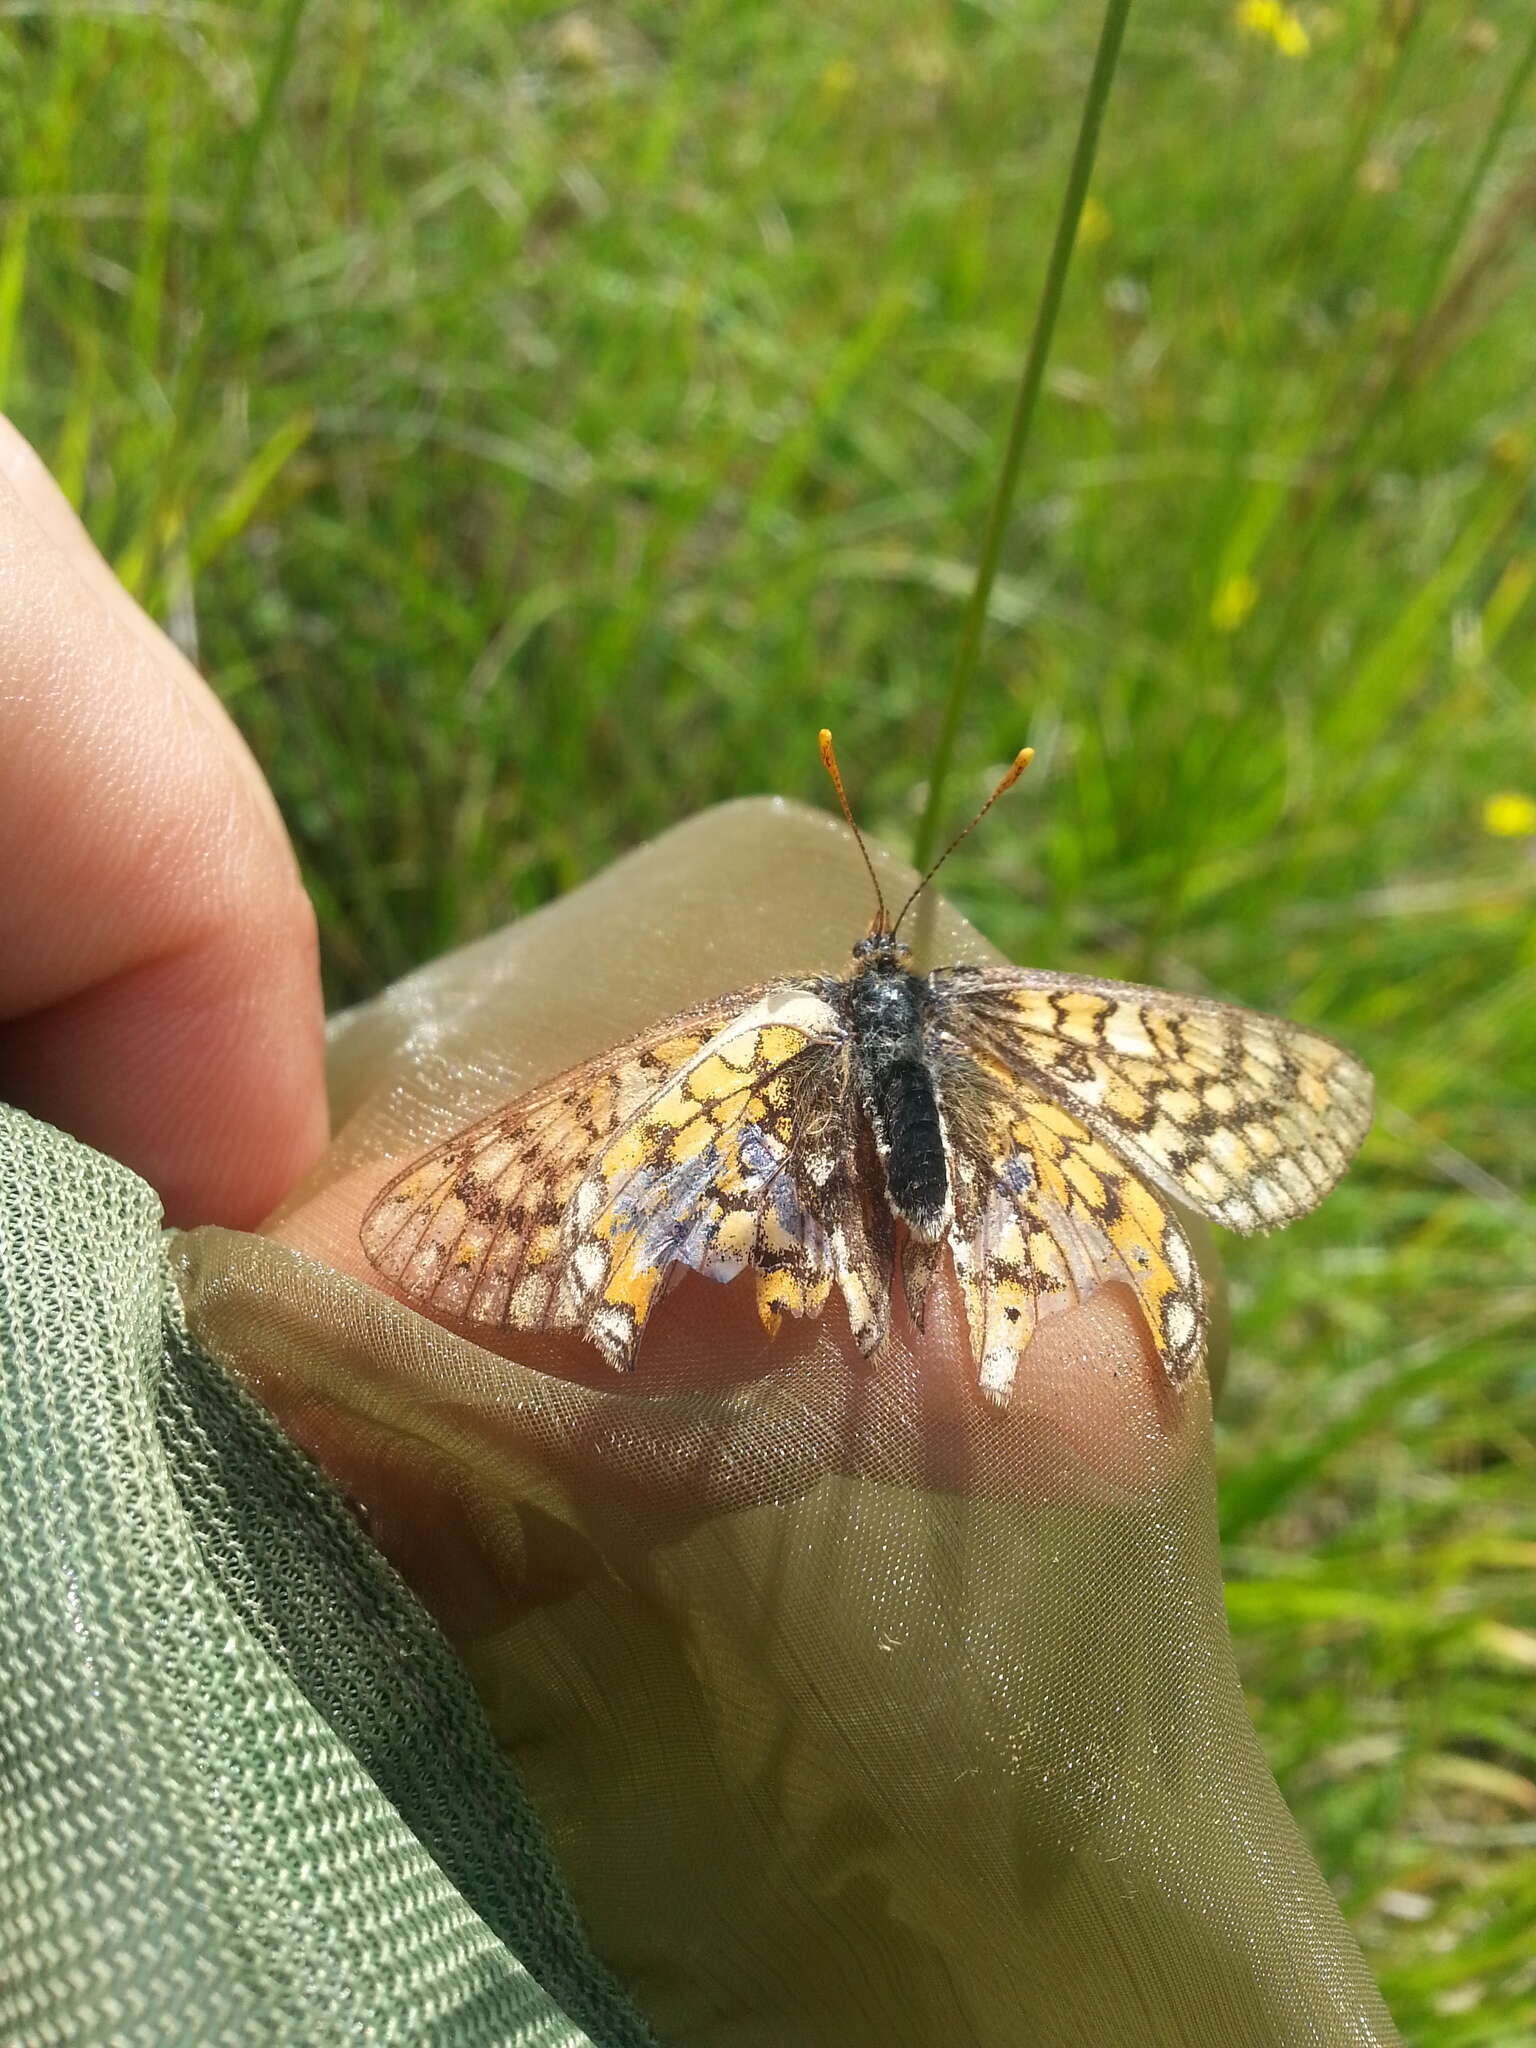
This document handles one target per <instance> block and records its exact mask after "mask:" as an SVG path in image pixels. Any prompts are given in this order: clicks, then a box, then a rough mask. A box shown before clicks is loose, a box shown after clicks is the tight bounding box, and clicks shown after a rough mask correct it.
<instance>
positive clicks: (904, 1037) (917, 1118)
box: [848, 964, 949, 1239]
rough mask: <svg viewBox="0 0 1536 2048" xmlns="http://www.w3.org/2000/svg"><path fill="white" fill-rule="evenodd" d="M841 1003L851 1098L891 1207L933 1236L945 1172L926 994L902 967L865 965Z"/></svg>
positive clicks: (945, 1216) (945, 1190) (945, 1209)
mask: <svg viewBox="0 0 1536 2048" xmlns="http://www.w3.org/2000/svg"><path fill="white" fill-rule="evenodd" d="M848 1001H849V1007H850V1011H851V1020H850V1021H851V1023H852V1026H853V1044H854V1063H855V1068H856V1071H857V1075H858V1085H859V1095H860V1098H861V1101H862V1103H863V1107H864V1113H865V1115H866V1116H867V1117H868V1119H869V1125H870V1129H871V1130H872V1131H873V1132H874V1135H875V1143H876V1146H877V1147H878V1149H879V1153H880V1158H881V1163H882V1164H883V1166H884V1168H885V1186H886V1194H887V1196H888V1198H889V1200H890V1205H891V1208H892V1209H893V1210H894V1211H895V1213H896V1214H897V1215H898V1216H899V1217H900V1218H901V1220H902V1221H903V1222H904V1223H906V1224H907V1225H909V1227H910V1228H911V1229H912V1230H914V1231H915V1232H916V1233H917V1234H918V1236H920V1237H924V1238H929V1239H933V1238H937V1237H939V1236H940V1235H941V1234H942V1232H943V1230H944V1229H945V1227H946V1225H947V1223H948V1220H949V1170H948V1167H947V1165H946V1162H945V1157H944V1130H943V1125H942V1123H941V1121H940V1118H939V1101H938V1095H937V1093H936V1091H935V1088H934V1083H933V1069H932V1066H931V1064H930V1062H929V1057H928V1052H927V1047H926V1045H925V1043H924V1036H923V1026H924V1022H925V1019H926V1014H927V1009H928V1005H929V1001H930V998H929V996H928V992H927V990H926V989H925V988H924V986H923V984H922V983H921V982H920V981H919V980H918V979H917V977H916V976H915V975H913V974H909V973H907V972H906V971H905V970H904V969H901V968H892V967H887V966H885V965H883V964H881V965H871V966H870V967H868V968H867V969H865V970H863V971H862V972H860V973H857V974H855V975H854V976H853V978H852V980H851V982H850V983H849V992H848Z"/></svg>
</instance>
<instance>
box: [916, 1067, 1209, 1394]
mask: <svg viewBox="0 0 1536 2048" xmlns="http://www.w3.org/2000/svg"><path fill="white" fill-rule="evenodd" d="M978 1136H979V1139H980V1142H979V1143H978V1142H977V1138H978ZM950 1158H951V1166H952V1173H953V1179H954V1188H955V1226H954V1235H953V1245H954V1259H955V1272H956V1277H957V1278H958V1280H959V1282H960V1292H961V1298H962V1300H963V1302H964V1304H965V1316H966V1323H967V1327H968V1329H969V1332H970V1339H971V1352H972V1356H973V1358H974V1360H975V1364H976V1371H977V1377H978V1380H979V1382H980V1385H981V1389H982V1392H983V1393H984V1394H986V1395H987V1396H988V1398H989V1399H991V1400H994V1401H1000V1402H1003V1401H1006V1400H1007V1399H1008V1397H1009V1395H1010V1393H1011V1392H1012V1389H1013V1382H1014V1379H1015V1376H1016V1374H1017V1371H1018V1365H1019V1359H1020V1357H1021V1355H1022V1354H1023V1352H1024V1350H1025V1348H1026V1346H1027V1345H1028V1343H1029V1341H1030V1338H1031V1337H1032V1336H1033V1335H1034V1332H1035V1330H1036V1328H1037V1326H1038V1325H1039V1323H1040V1322H1041V1320H1042V1319H1043V1318H1044V1317H1045V1316H1047V1315H1050V1314H1052V1313H1053V1312H1056V1311H1058V1310H1061V1309H1064V1308H1072V1307H1075V1306H1077V1305H1078V1304H1079V1303H1080V1302H1083V1301H1086V1300H1087V1299H1088V1297H1089V1296H1090V1295H1091V1294H1093V1293H1094V1291H1095V1290H1096V1289H1097V1288H1098V1287H1100V1286H1102V1285H1103V1284H1104V1283H1105V1282H1108V1281H1122V1282H1124V1283H1126V1284H1127V1285H1128V1286H1129V1287H1130V1288H1131V1290H1132V1292H1133V1293H1134V1295H1135V1297H1136V1299H1137V1302H1138V1304H1139V1305H1140V1308H1141V1311H1142V1315H1143V1317H1144V1318H1145V1321H1146V1324H1147V1328H1148V1330H1149V1332H1150V1334H1151V1337H1152V1340H1153V1343H1154V1344H1155V1346H1156V1348H1157V1352H1158V1356H1159V1357H1160V1358H1161V1360H1162V1363H1163V1367H1164V1370H1165V1371H1166V1372H1167V1374H1168V1377H1169V1379H1170V1380H1171V1381H1172V1382H1173V1383H1174V1384H1175V1385H1179V1384H1181V1383H1182V1382H1183V1381H1184V1380H1185V1379H1187V1378H1188V1376H1189V1375H1190V1373H1191V1372H1193V1371H1194V1370H1195V1368H1196V1366H1198V1365H1199V1364H1200V1362H1201V1360H1202V1358H1203V1357H1204V1354H1205V1311H1204V1302H1203V1298H1202V1293H1201V1286H1200V1273H1199V1268H1198V1267H1197V1265H1196V1264H1195V1260H1194V1256H1193V1254H1192V1253H1191V1251H1190V1248H1189V1243H1188V1241H1187V1239H1186V1238H1185V1236H1184V1233H1183V1231H1182V1230H1181V1229H1180V1227H1179V1223H1178V1220H1177V1218H1176V1217H1175V1216H1174V1215H1173V1214H1172V1213H1171V1211H1170V1210H1169V1209H1168V1208H1167V1207H1165V1205H1164V1204H1163V1203H1162V1202H1161V1201H1160V1200H1159V1198H1158V1197H1157V1196H1156V1195H1155V1194H1154V1193H1153V1192H1152V1190H1151V1189H1150V1188H1148V1187H1146V1186H1145V1185H1144V1184H1143V1183H1142V1182H1141V1181H1140V1180H1138V1179H1137V1177H1136V1175H1135V1174H1134V1173H1133V1172H1132V1171H1131V1170H1130V1169H1129V1167H1127V1165H1126V1164H1125V1162H1124V1160H1122V1159H1120V1158H1118V1157H1117V1156H1116V1155H1115V1153H1114V1152H1113V1151H1111V1150H1110V1148H1109V1147H1108V1146H1107V1145H1105V1144H1103V1143H1102V1142H1101V1141H1100V1140H1099V1139H1098V1138H1097V1137H1095V1135H1094V1134H1093V1132H1092V1131H1090V1130H1089V1129H1088V1127H1087V1126H1086V1125H1085V1124H1084V1123H1083V1122H1082V1121H1081V1120H1080V1119H1079V1118H1077V1117H1075V1116H1073V1115H1072V1114H1071V1112H1070V1111H1068V1110H1066V1109H1064V1108H1063V1107H1062V1106H1061V1105H1060V1104H1059V1103H1057V1102H1054V1101H1052V1100H1051V1099H1050V1098H1049V1097H1046V1096H1042V1095H1039V1094H1032V1093H1030V1092H1029V1091H1027V1090H1024V1089H1020V1088H1012V1089H1009V1090H1007V1091H999V1092H998V1093H997V1094H996V1095H995V1096H994V1097H993V1102H992V1107H991V1110H990V1113H986V1114H983V1115H982V1116H980V1117H979V1118H977V1117H972V1118H968V1119H966V1120H965V1123H964V1124H963V1126H962V1128H961V1130H960V1131H958V1132H957V1133H956V1136H955V1138H954V1140H953V1141H952V1146H951V1153H950Z"/></svg>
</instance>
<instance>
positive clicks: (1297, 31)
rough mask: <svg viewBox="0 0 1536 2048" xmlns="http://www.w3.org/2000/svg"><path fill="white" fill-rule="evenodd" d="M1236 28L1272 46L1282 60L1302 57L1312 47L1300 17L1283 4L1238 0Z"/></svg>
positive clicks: (1276, 0)
mask: <svg viewBox="0 0 1536 2048" xmlns="http://www.w3.org/2000/svg"><path fill="white" fill-rule="evenodd" d="M1237 25H1238V27H1239V28H1240V29H1244V30H1246V32H1247V33H1248V34H1249V35H1251V36H1262V37H1263V38H1264V40H1265V41H1266V42H1270V43H1273V44H1274V46H1275V48H1276V49H1277V50H1278V51H1279V52H1280V54H1281V56H1282V57H1305V56H1306V54H1307V52H1308V50H1310V49H1311V47H1312V38H1311V37H1310V36H1309V35H1308V34H1307V32H1306V29H1305V28H1304V27H1303V26H1302V22H1301V17H1300V15H1298V14H1297V13H1296V11H1295V9H1294V8H1291V7H1287V6H1286V5H1285V0H1238V6H1237Z"/></svg>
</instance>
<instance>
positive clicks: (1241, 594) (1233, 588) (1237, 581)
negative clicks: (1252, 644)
mask: <svg viewBox="0 0 1536 2048" xmlns="http://www.w3.org/2000/svg"><path fill="white" fill-rule="evenodd" d="M1258 601H1259V586H1258V585H1257V583H1255V582H1254V580H1253V578H1252V577H1251V576H1249V575H1246V574H1245V573H1244V572H1243V571H1242V570H1241V569H1239V570H1238V571H1237V572H1236V573H1235V574H1234V575H1231V576H1227V577H1225V578H1223V580H1222V582H1221V583H1220V584H1219V585H1218V587H1217V591H1216V595H1215V596H1214V597H1213V598H1212V599H1211V624H1212V625H1213V626H1214V627H1215V628H1216V630H1217V632H1218V633H1235V632H1236V631H1237V629H1238V627H1239V626H1240V625H1241V624H1242V623H1243V621H1244V619H1246V618H1247V616H1248V614H1249V613H1250V612H1251V611H1252V610H1253V608H1254V606H1255V605H1256V604H1257V603H1258Z"/></svg>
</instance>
